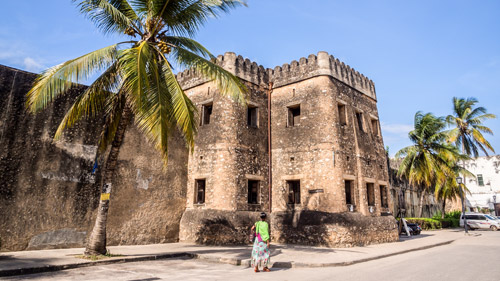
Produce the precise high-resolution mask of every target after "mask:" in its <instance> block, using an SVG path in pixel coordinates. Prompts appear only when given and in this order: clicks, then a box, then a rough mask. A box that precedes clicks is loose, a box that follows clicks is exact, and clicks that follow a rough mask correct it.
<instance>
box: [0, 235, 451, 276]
mask: <svg viewBox="0 0 500 281" xmlns="http://www.w3.org/2000/svg"><path fill="white" fill-rule="evenodd" d="M453 241H455V240H448V241H444V242H440V243H436V244H432V245H426V246H422V247H418V248H413V249H408V250H404V251H399V252H394V253H389V254H385V255H380V256H374V257H370V258H365V259H359V260H353V261H346V262H336V263H303V262H274V263H272V266H271V268H318V267H338V266H349V265H353V264H357V263H363V262H368V261H372V260H377V259H382V258H387V257H391V256H396V255H401V254H405V253H409V252H413V251H421V250H426V249H430V248H434V247H438V246H444V245H448V244H451V243H452V242H453ZM172 258H190V259H196V260H200V261H206V262H213V263H224V264H232V265H237V266H245V267H250V266H251V260H250V259H231V258H219V257H214V256H207V255H203V254H196V253H189V252H180V253H171V254H160V255H147V256H139V257H129V258H113V259H109V260H97V261H89V262H81V263H72V264H64V265H46V266H39V267H30V268H17V269H7V270H0V277H7V276H16V275H25V274H35V273H44V272H54V271H60V270H66V269H75V268H80V267H89V266H96V265H107V264H115V263H126V262H138V261H149V260H160V259H172Z"/></svg>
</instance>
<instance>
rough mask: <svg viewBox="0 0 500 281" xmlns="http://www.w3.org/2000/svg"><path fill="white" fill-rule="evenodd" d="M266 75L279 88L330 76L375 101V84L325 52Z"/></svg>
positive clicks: (271, 70)
mask: <svg viewBox="0 0 500 281" xmlns="http://www.w3.org/2000/svg"><path fill="white" fill-rule="evenodd" d="M267 74H268V77H269V80H270V81H273V82H274V87H281V86H285V85H288V84H291V83H295V82H297V81H301V80H306V79H309V78H312V77H315V76H322V75H327V76H331V77H333V78H335V79H337V80H339V81H342V82H344V83H345V84H347V85H349V86H351V87H352V88H354V89H356V90H358V91H360V92H361V93H363V94H365V95H367V96H369V97H371V98H373V99H376V94H375V84H374V83H373V81H372V80H370V79H368V78H367V77H365V76H364V75H363V74H361V73H359V72H358V71H356V70H354V68H351V67H350V66H348V65H346V64H344V63H343V62H341V61H339V60H338V59H336V58H335V57H333V56H331V55H329V54H328V53H327V52H319V53H318V55H313V54H311V55H309V56H308V57H307V58H301V59H300V60H299V61H295V60H294V61H292V62H291V63H290V64H284V65H282V66H281V67H280V66H277V67H275V68H274V69H268V70H267Z"/></svg>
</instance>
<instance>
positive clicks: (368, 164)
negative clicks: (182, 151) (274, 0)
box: [178, 52, 397, 246]
mask: <svg viewBox="0 0 500 281" xmlns="http://www.w3.org/2000/svg"><path fill="white" fill-rule="evenodd" d="M217 63H218V64H219V65H221V66H223V67H224V68H225V69H227V70H229V71H230V72H232V73H233V74H235V75H237V76H238V77H240V78H242V79H243V80H244V81H245V82H246V83H247V85H248V86H249V88H250V101H251V102H252V106H254V107H257V108H258V109H259V117H258V123H259V126H257V127H256V128H249V126H247V124H246V121H247V116H246V115H245V113H246V108H245V107H242V106H241V105H238V104H235V103H234V102H232V101H231V100H230V99H227V98H222V97H220V96H219V95H217V94H216V93H215V94H214V91H213V90H211V89H213V85H211V84H210V83H207V80H205V79H200V78H199V76H198V75H197V73H196V72H195V71H193V70H187V71H185V72H182V73H179V75H178V78H179V80H180V83H181V85H182V86H183V88H184V89H185V90H186V91H187V92H188V95H189V97H190V98H191V99H192V100H193V101H194V102H195V103H196V104H197V105H198V106H199V111H200V113H201V114H202V116H200V124H201V127H200V133H199V136H198V139H197V141H196V144H195V148H194V153H193V155H192V156H190V157H189V164H188V167H189V170H188V175H189V176H188V188H187V193H188V197H187V205H186V207H187V210H186V212H185V214H184V216H183V219H182V221H181V232H180V239H181V241H190V242H200V243H205V242H207V241H212V242H210V243H220V242H213V240H214V239H215V237H218V236H219V235H221V234H220V233H219V232H217V231H216V230H217V229H219V228H221V229H226V228H227V227H228V226H236V225H238V227H236V229H234V231H228V232H229V233H231V235H230V236H231V237H236V238H232V239H230V243H243V241H242V240H241V239H242V238H237V237H239V236H242V235H243V232H242V231H241V230H239V229H240V226H239V225H240V224H239V222H238V221H235V218H238V219H239V220H241V221H245V222H250V221H251V217H253V216H254V214H253V213H251V211H259V210H267V207H268V206H269V202H268V198H267V195H266V194H265V192H266V191H267V190H266V187H267V184H268V183H267V168H268V166H267V157H268V153H267V150H266V146H267V139H268V134H267V128H266V123H267V108H266V104H267V101H268V96H267V95H265V92H266V91H267V83H269V82H273V83H274V85H273V89H272V90H273V92H272V95H271V108H272V111H271V112H272V113H271V133H272V137H271V138H272V161H273V163H272V165H273V175H272V183H273V189H272V212H273V213H272V215H271V216H272V217H274V214H276V216H277V217H276V220H275V221H273V223H272V225H273V224H274V222H276V225H275V226H272V228H273V234H272V235H273V237H275V239H278V240H279V241H286V242H290V243H301V241H302V240H303V239H296V237H297V236H296V235H298V234H294V233H293V232H294V231H295V230H297V226H293V225H292V224H291V223H292V221H293V220H289V219H288V218H287V216H288V215H286V214H302V213H304V214H306V215H305V216H306V217H307V215H308V214H309V215H310V216H314V215H315V214H316V215H318V216H321V217H325V220H327V221H328V224H329V226H325V228H324V230H325V231H324V232H322V234H321V236H323V234H324V236H325V239H327V240H328V241H330V242H328V243H323V240H321V239H319V238H317V237H316V236H317V235H312V234H313V232H314V231H316V230H319V229H317V227H316V226H315V225H311V224H309V221H308V220H306V221H303V223H304V224H303V225H302V226H300V227H302V228H301V229H299V230H300V231H303V230H304V229H311V230H312V232H307V233H309V234H311V235H312V236H311V237H316V238H317V239H316V238H311V240H309V241H308V242H307V243H309V244H320V245H323V244H324V245H332V246H342V245H343V244H344V241H350V242H345V243H347V244H345V245H346V246H349V245H351V244H356V243H359V244H368V243H378V242H381V241H394V240H395V239H397V232H395V231H396V229H395V227H393V224H394V222H393V221H391V220H390V219H389V218H380V216H381V215H390V214H391V210H392V208H393V203H392V200H391V197H390V193H389V184H388V180H389V179H388V174H387V165H386V160H385V159H386V158H385V150H384V146H383V140H382V136H381V132H380V124H379V119H378V112H377V106H376V95H375V88H374V85H373V82H372V81H371V80H369V79H367V78H366V77H364V76H363V75H361V74H359V73H358V72H357V71H354V70H353V69H351V68H350V67H348V66H346V65H344V64H343V63H340V62H339V61H338V60H336V59H335V58H333V57H332V56H330V55H328V54H327V53H325V52H319V53H318V55H310V56H309V57H308V58H307V59H306V58H301V59H300V60H299V62H297V61H293V62H292V63H290V64H284V65H283V66H282V67H276V68H275V69H274V70H272V69H267V70H264V68H263V67H262V66H258V64H257V63H255V62H251V61H250V60H248V59H243V57H241V56H236V55H235V54H234V53H226V54H225V55H224V56H219V57H217ZM204 105H205V106H206V105H209V106H210V110H211V112H212V113H211V120H210V124H208V125H203V123H204V121H203V120H204V117H203V114H204ZM339 105H342V106H344V112H343V115H344V119H346V122H345V124H341V123H342V122H340V117H339V116H340V113H339V107H338V106H339ZM297 108H300V110H299V111H300V114H299V115H298V116H297V117H296V120H295V121H294V122H296V124H294V125H290V124H289V123H290V121H289V120H290V114H291V113H290V112H291V110H292V109H297ZM358 114H360V116H361V117H358ZM358 118H359V119H360V122H358V121H357V119H358ZM360 123H361V126H360V125H359V124H360ZM262 125H264V126H262ZM200 179H201V180H206V190H205V191H206V192H205V195H206V196H205V199H206V200H205V201H204V202H203V203H202V204H197V203H196V202H195V198H196V194H197V192H198V191H197V187H196V182H197V180H200ZM248 180H258V181H259V183H260V185H259V187H260V189H259V196H260V197H259V198H260V201H259V204H258V205H256V206H255V205H254V206H252V205H251V204H248V202H247V200H248V196H247V194H248ZM289 181H296V182H300V203H297V204H290V202H289V196H290V188H289V183H288V182H289ZM346 181H351V182H352V185H353V187H352V203H351V204H347V202H346V192H345V182H346ZM368 185H371V186H373V188H372V189H373V192H372V193H371V195H373V202H372V203H371V204H370V206H369V204H368V198H367V197H368V194H367V186H368ZM382 187H385V189H382V190H381V188H382ZM381 191H383V192H381ZM382 196H383V197H384V198H385V199H386V200H384V201H385V202H386V204H384V206H382V198H381V197H382ZM249 211H250V212H249ZM349 212H352V213H349ZM280 214H283V215H280ZM294 216H295V215H294ZM371 219H373V222H374V225H376V227H375V228H373V227H371V226H370V223H369V222H370V220H371ZM351 223H352V227H351V226H349V225H350V224H351ZM384 224H386V225H385V226H384ZM200 227H201V228H202V229H203V230H200ZM356 227H359V228H361V230H359V231H354V230H356ZM376 228H381V229H384V232H382V233H381V234H380V236H377V235H378V234H374V235H372V234H370V235H368V233H369V232H370V231H374V232H376V231H375V230H376ZM209 230H213V231H216V232H215V233H211V232H210V231H209ZM246 232H248V228H247V229H246ZM338 232H342V234H337V233H338ZM354 232H357V233H361V234H359V235H358V234H357V233H354ZM318 233H319V232H318ZM395 233H396V236H395V235H394V234H395ZM384 235H385V236H384ZM243 236H244V235H243ZM383 237H386V239H387V240H384V238H383ZM336 239H338V241H342V242H335V240H336ZM346 239H347V240H346ZM349 239H350V240H349ZM228 242H229V241H228Z"/></svg>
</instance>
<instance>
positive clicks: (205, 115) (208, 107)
mask: <svg viewBox="0 0 500 281" xmlns="http://www.w3.org/2000/svg"><path fill="white" fill-rule="evenodd" d="M212 109H213V104H204V105H203V108H202V116H201V125H208V124H210V119H211V117H212Z"/></svg>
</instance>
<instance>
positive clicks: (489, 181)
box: [465, 155, 500, 211]
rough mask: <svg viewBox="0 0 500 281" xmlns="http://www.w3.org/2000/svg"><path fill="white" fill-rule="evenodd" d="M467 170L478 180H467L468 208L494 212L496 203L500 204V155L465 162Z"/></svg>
mask: <svg viewBox="0 0 500 281" xmlns="http://www.w3.org/2000/svg"><path fill="white" fill-rule="evenodd" d="M465 168H466V169H467V170H469V171H470V172H471V173H473V174H474V175H475V176H476V178H470V177H468V178H466V181H465V185H466V186H467V188H468V189H469V191H470V194H467V200H466V203H467V207H468V208H470V209H473V210H474V211H479V210H480V209H484V208H488V209H490V210H491V211H493V210H494V203H497V202H498V203H500V155H495V156H482V157H478V158H474V159H471V160H469V161H466V162H465Z"/></svg>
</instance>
